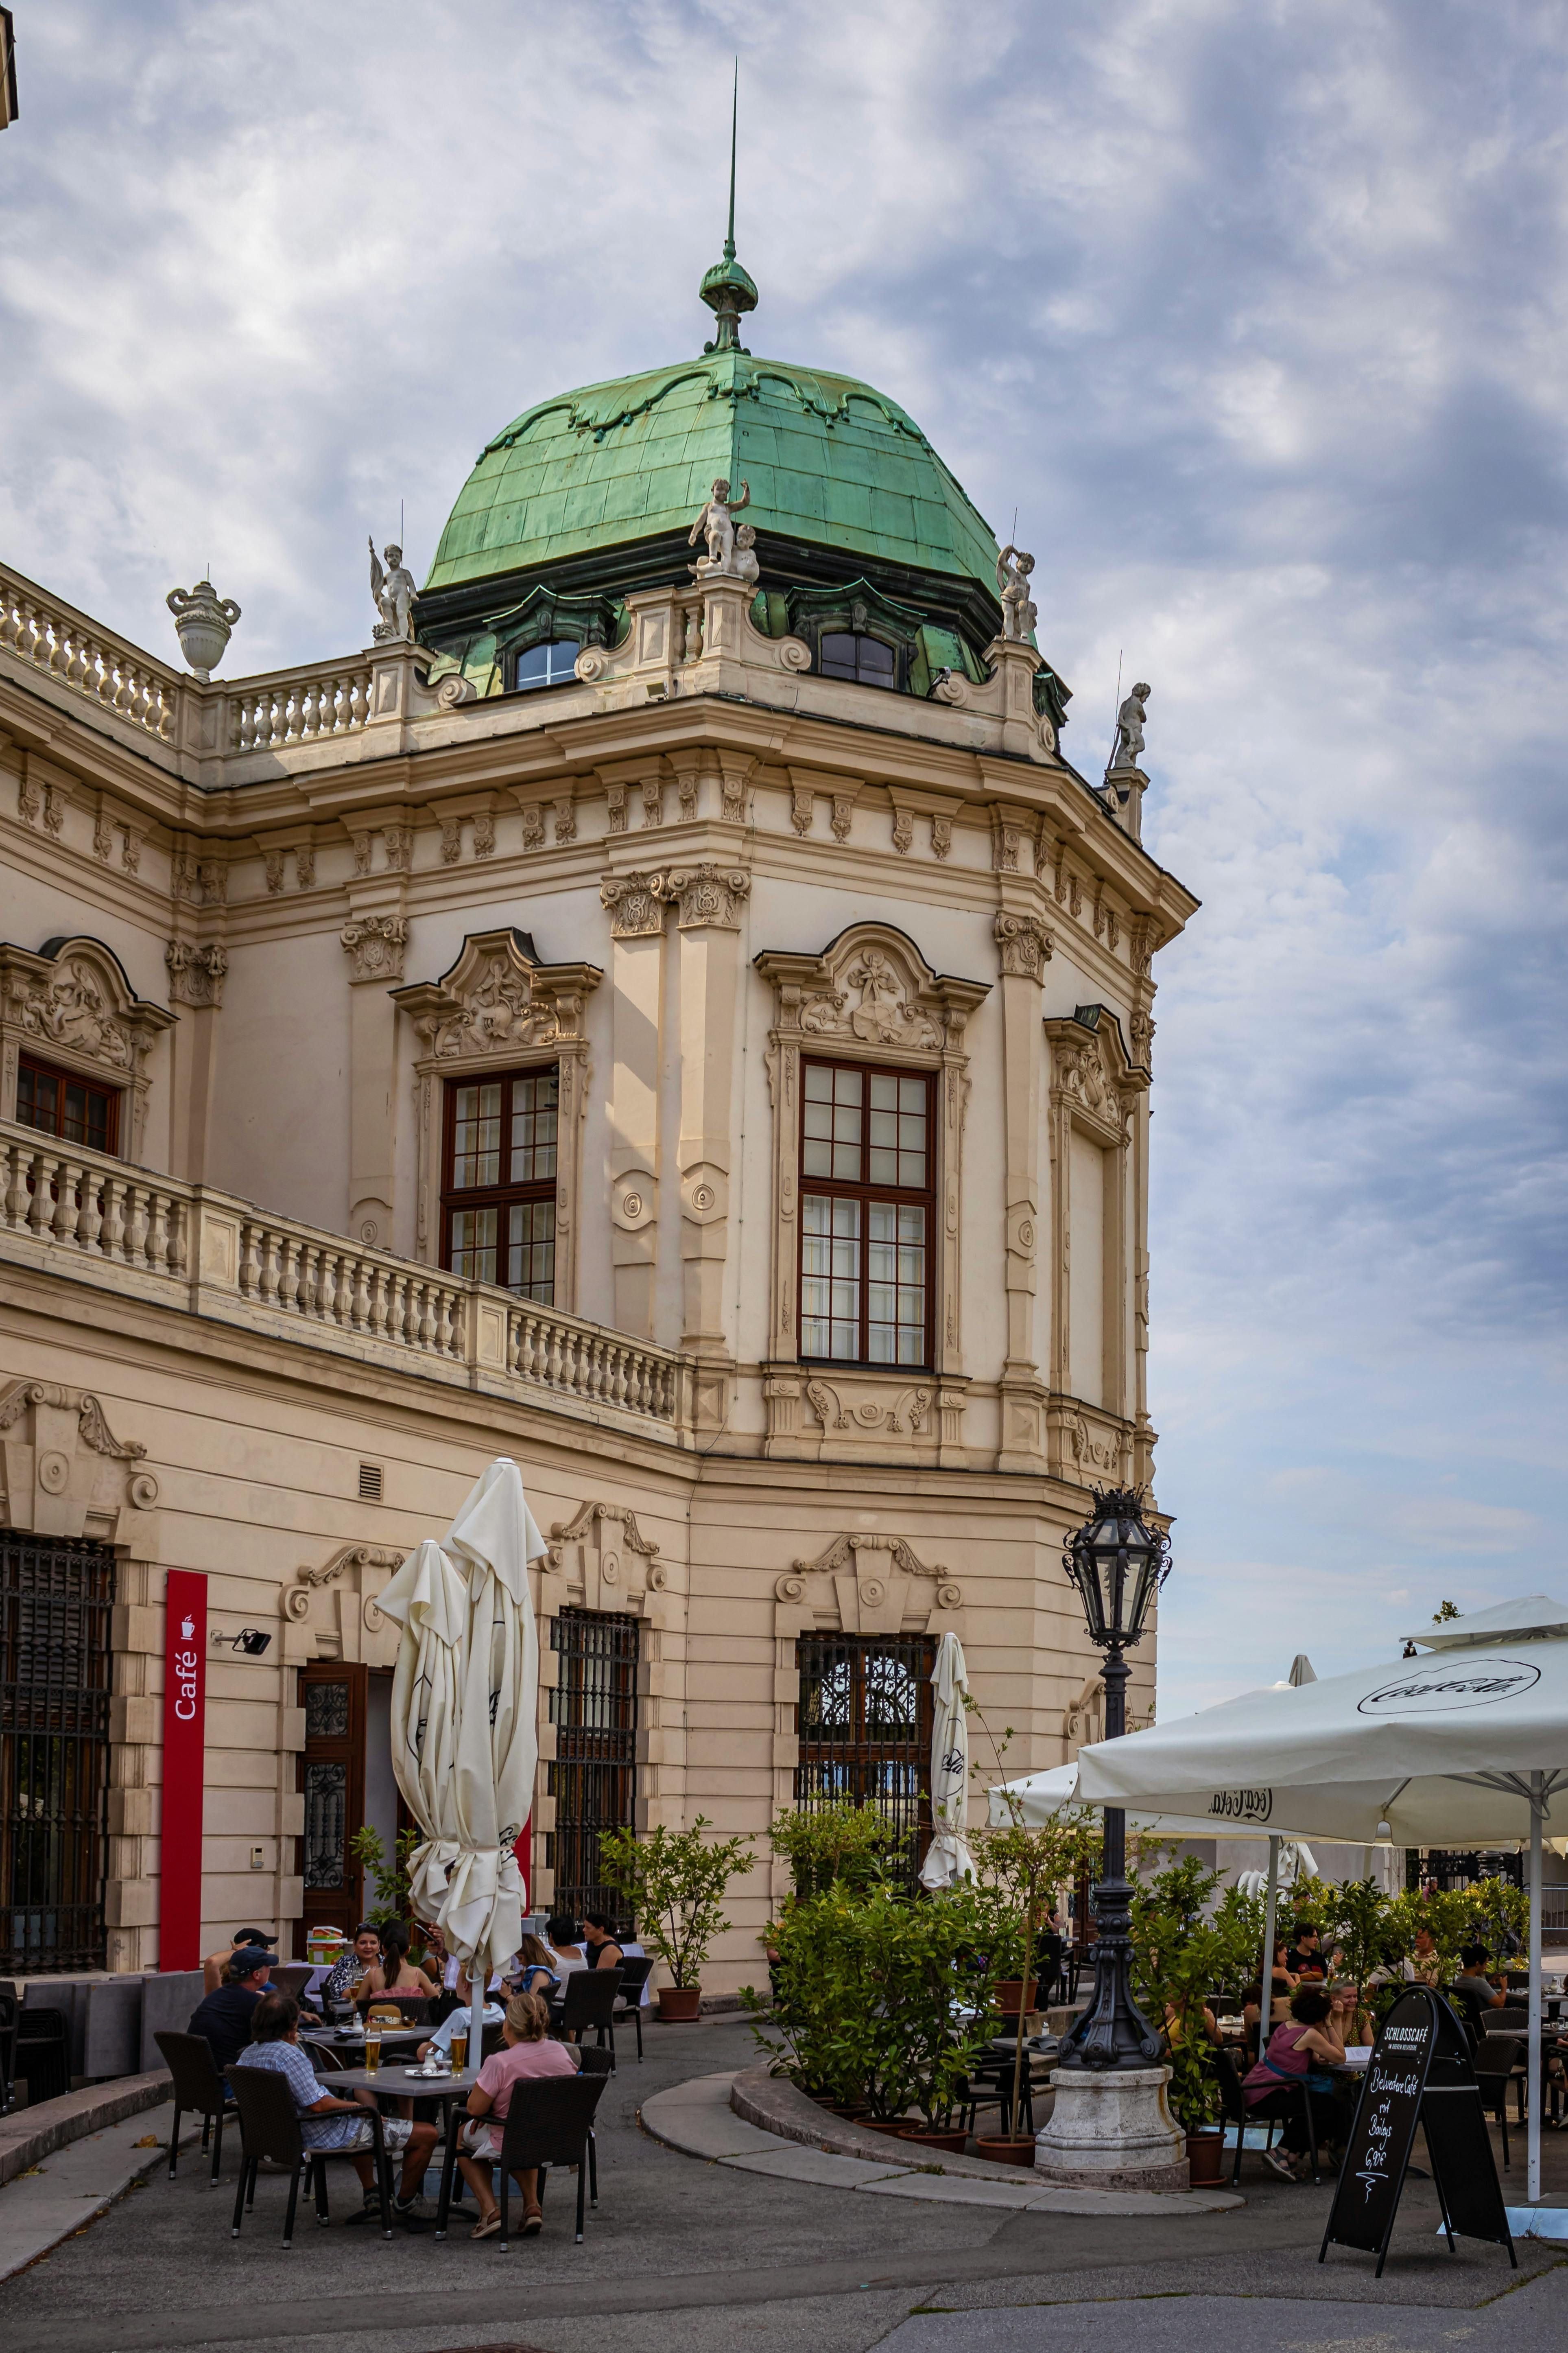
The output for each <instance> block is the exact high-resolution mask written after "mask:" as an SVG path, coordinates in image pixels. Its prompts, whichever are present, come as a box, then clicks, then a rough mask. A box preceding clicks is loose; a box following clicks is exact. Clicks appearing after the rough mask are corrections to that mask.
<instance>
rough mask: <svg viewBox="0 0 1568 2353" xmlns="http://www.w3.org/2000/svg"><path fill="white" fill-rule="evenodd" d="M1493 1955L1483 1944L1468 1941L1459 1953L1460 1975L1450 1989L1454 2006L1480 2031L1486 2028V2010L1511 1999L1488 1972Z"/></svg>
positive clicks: (1476, 2030) (1497, 2007) (1465, 2019)
mask: <svg viewBox="0 0 1568 2353" xmlns="http://www.w3.org/2000/svg"><path fill="white" fill-rule="evenodd" d="M1489 1958H1490V1955H1489V1953H1488V1951H1487V1948H1486V1947H1485V1946H1484V1945H1467V1946H1466V1947H1465V1949H1464V1951H1463V1952H1462V1953H1461V1954H1460V1955H1459V1975H1458V1977H1457V1978H1455V1979H1454V1982H1453V1985H1452V1986H1451V1987H1450V1989H1449V1991H1450V1994H1451V1996H1452V1999H1453V2002H1454V2006H1455V2008H1456V2009H1457V2010H1458V2013H1459V2015H1460V2017H1461V2018H1462V2019H1463V2020H1464V2021H1465V2023H1466V2025H1467V2026H1468V2027H1470V2028H1472V2029H1473V2030H1474V2031H1475V2032H1476V2033H1477V2034H1484V2033H1485V2032H1486V2031H1487V2021H1486V2013H1487V2011H1488V2010H1502V2009H1504V2008H1506V2006H1507V2003H1508V1996H1507V1994H1506V1993H1499V1991H1498V1989H1497V1988H1496V1986H1494V1985H1493V1984H1492V1982H1491V1980H1490V1978H1489V1977H1488V1976H1487V1962H1488V1961H1489Z"/></svg>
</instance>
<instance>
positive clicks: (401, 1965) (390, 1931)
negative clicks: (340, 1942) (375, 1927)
mask: <svg viewBox="0 0 1568 2353" xmlns="http://www.w3.org/2000/svg"><path fill="white" fill-rule="evenodd" d="M439 1990H440V1989H439V1988H438V1987H437V1986H435V1985H433V1984H432V1983H431V1981H430V1979H429V1978H427V1977H426V1974H425V1972H424V1970H423V1969H416V1968H415V1966H414V1964H413V1962H412V1961H411V1960H410V1959H409V1957H408V1931H407V1929H406V1928H405V1927H404V1926H403V1925H402V1924H401V1922H399V1921H396V1920H395V1921H393V1922H392V1924H391V1925H390V1926H388V1927H385V1928H384V1929H383V1930H382V1932H381V1957H380V1959H379V1960H376V1961H373V1962H372V1964H371V1966H370V1968H368V1969H367V1970H366V1972H365V1978H364V1983H363V1985H362V1986H361V1987H360V1989H359V1992H358V1994H357V1995H356V1996H355V2000H359V2001H364V2000H368V1999H370V1998H372V1997H374V1995H376V1994H378V1993H416V1994H422V1995H423V1996H424V1997H425V1999H426V2000H429V1999H430V1997H431V1996H432V1995H433V1994H435V1993H437V1992H438V1991H439Z"/></svg>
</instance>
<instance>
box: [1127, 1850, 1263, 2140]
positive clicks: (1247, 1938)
mask: <svg viewBox="0 0 1568 2353" xmlns="http://www.w3.org/2000/svg"><path fill="white" fill-rule="evenodd" d="M1219 1884H1220V1874H1219V1873H1218V1872H1215V1871H1205V1869H1204V1866H1203V1865H1202V1863H1201V1862H1196V1861H1195V1860H1194V1859H1193V1858H1192V1857H1191V1856H1189V1857H1188V1858H1187V1859H1186V1860H1185V1861H1184V1862H1177V1863H1173V1864H1172V1865H1171V1866H1170V1867H1169V1868H1168V1869H1167V1870H1164V1871H1159V1872H1156V1873H1154V1874H1153V1876H1152V1878H1150V1879H1148V1880H1146V1881H1141V1882H1139V1883H1137V1885H1136V1886H1135V1889H1134V1893H1133V1897H1132V1950H1133V1993H1134V1996H1135V1998H1136V2000H1137V2002H1138V2006H1139V2008H1140V2009H1141V2010H1142V2012H1143V2014H1144V2016H1145V2017H1146V2018H1148V2019H1149V2020H1150V2021H1152V2022H1153V2023H1154V2024H1156V2025H1158V2026H1161V2027H1162V2028H1163V2032H1164V2037H1165V2057H1166V2061H1167V2063H1168V2064H1169V2066H1170V2069H1171V2086H1170V2094H1169V2097H1170V2103H1171V2110H1172V2114H1173V2116H1174V2117H1175V2119H1176V2122H1177V2124H1178V2125H1179V2126H1181V2128H1182V2130H1183V2132H1184V2134H1185V2136H1186V2145H1187V2158H1188V2163H1189V2165H1190V2166H1191V2168H1192V2179H1193V2180H1194V2183H1199V2182H1211V2181H1217V2180H1219V2179H1220V2177H1221V2171H1222V2169H1223V2163H1224V2152H1225V2135H1224V2131H1223V2128H1222V2127H1221V2126H1220V2123H1219V2075H1218V2053H1217V2052H1216V2051H1215V2046H1214V2043H1213V2042H1211V2040H1210V2038H1209V2033H1208V2027H1207V2021H1206V2020H1205V2016H1204V2010H1205V2004H1206V2001H1207V1998H1208V1995H1209V1993H1210V1991H1211V1989H1214V1988H1215V1987H1218V1986H1222V1985H1226V1984H1228V1983H1230V1982H1231V1981H1232V1980H1233V1979H1235V1978H1237V1977H1240V1976H1242V1975H1243V1974H1244V1973H1245V1972H1246V1971H1247V1970H1248V1969H1250V1968H1251V1967H1252V1965H1253V1962H1254V1959H1255V1957H1256V1956H1257V1954H1258V1949H1259V1947H1260V1944H1261V1939H1262V1926H1263V1906H1262V1905H1261V1903H1260V1902H1259V1901H1258V1898H1256V1897H1253V1896H1248V1895H1244V1894H1242V1893H1241V1891H1240V1889H1239V1888H1235V1887H1231V1888H1227V1889H1226V1893H1225V1894H1224V1895H1223V1896H1222V1897H1221V1898H1220V1901H1219V1902H1218V1903H1217V1904H1215V1903H1214V1895H1215V1890H1216V1888H1217V1887H1218V1886H1219ZM1211 1906H1212V1909H1211V1908H1210V1907H1211Z"/></svg>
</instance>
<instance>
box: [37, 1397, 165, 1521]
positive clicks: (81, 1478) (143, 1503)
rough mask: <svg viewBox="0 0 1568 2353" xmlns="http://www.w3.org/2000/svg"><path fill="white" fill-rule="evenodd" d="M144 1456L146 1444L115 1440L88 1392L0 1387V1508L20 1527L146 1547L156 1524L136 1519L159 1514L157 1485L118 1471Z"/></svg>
mask: <svg viewBox="0 0 1568 2353" xmlns="http://www.w3.org/2000/svg"><path fill="white" fill-rule="evenodd" d="M146 1453H147V1449H146V1447H145V1446H144V1445H142V1442H141V1441H140V1440H135V1439H121V1438H116V1437H115V1435H114V1432H113V1431H112V1430H110V1427H109V1421H108V1418H107V1416H106V1415H105V1413H104V1410H103V1407H102V1404H101V1402H100V1399H99V1398H96V1397H93V1396H92V1395H91V1394H90V1393H89V1392H88V1391H86V1390H83V1389H72V1388H62V1387H61V1385H60V1384H59V1383H58V1382H57V1381H33V1380H27V1379H22V1380H16V1381H12V1382H10V1383H9V1384H7V1386H6V1387H5V1388H4V1389H0V1472H3V1476H4V1489H5V1493H4V1497H3V1501H0V1508H3V1509H4V1511H5V1517H6V1519H7V1521H8V1522H9V1524H10V1525H11V1526H12V1527H14V1528H23V1529H29V1530H32V1531H33V1532H34V1533H36V1534H37V1535H61V1536H94V1537H99V1538H101V1539H104V1540H106V1541H108V1542H110V1543H111V1544H124V1545H129V1546H141V1545H145V1544H146V1543H147V1542H148V1536H147V1533H146V1532H147V1530H148V1529H149V1527H150V1525H151V1523H150V1522H148V1521H147V1520H145V1519H137V1518H136V1517H135V1516H134V1515H135V1514H142V1513H149V1512H151V1511H152V1510H153V1506H154V1505H155V1504H156V1503H157V1501H158V1482H157V1480H156V1479H155V1478H154V1476H153V1473H152V1472H151V1471H145V1470H137V1469H130V1468H127V1469H115V1468H114V1467H113V1466H115V1465H126V1466H129V1465H132V1464H139V1463H141V1462H142V1461H144V1460H145V1457H146ZM143 1556H145V1555H143Z"/></svg>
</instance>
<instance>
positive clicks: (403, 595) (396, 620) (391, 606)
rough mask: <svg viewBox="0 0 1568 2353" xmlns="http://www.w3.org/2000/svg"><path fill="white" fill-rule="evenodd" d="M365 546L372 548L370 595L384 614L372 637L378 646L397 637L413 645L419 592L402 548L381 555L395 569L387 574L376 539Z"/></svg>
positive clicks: (388, 548)
mask: <svg viewBox="0 0 1568 2353" xmlns="http://www.w3.org/2000/svg"><path fill="white" fill-rule="evenodd" d="M366 544H367V546H368V547H369V549H370V593H371V595H372V596H374V598H375V603H376V610H377V611H378V612H379V613H380V615H381V618H380V620H379V621H378V622H377V623H376V625H375V627H374V629H373V630H372V632H371V635H372V636H373V637H374V639H375V642H376V644H377V645H378V646H380V645H385V644H386V643H387V642H388V641H389V640H392V639H397V638H401V639H402V640H403V641H404V642H405V644H408V645H412V644H413V642H414V607H415V606H416V603H417V602H418V599H419V591H418V589H417V588H416V586H414V575H413V573H412V572H410V571H409V570H408V568H407V566H406V565H405V563H404V561H403V550H402V549H401V548H400V547H387V548H384V549H383V551H382V554H384V556H385V557H386V560H387V563H388V564H389V565H391V567H392V569H391V570H390V572H384V571H383V570H382V568H381V557H380V556H379V555H377V554H376V552H375V542H374V539H372V540H369V541H367V542H366Z"/></svg>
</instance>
